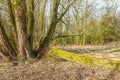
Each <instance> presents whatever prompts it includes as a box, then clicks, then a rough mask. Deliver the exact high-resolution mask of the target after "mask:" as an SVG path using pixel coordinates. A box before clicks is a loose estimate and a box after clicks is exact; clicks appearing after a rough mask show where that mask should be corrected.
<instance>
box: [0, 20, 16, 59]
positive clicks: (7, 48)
mask: <svg viewBox="0 0 120 80" xmlns="http://www.w3.org/2000/svg"><path fill="white" fill-rule="evenodd" d="M0 54H1V55H2V56H3V58H4V59H6V60H8V61H12V60H16V59H17V53H16V52H15V50H14V49H13V47H12V46H11V44H10V43H9V40H8V36H7V35H6V33H5V31H4V28H3V26H2V24H1V21H0Z"/></svg>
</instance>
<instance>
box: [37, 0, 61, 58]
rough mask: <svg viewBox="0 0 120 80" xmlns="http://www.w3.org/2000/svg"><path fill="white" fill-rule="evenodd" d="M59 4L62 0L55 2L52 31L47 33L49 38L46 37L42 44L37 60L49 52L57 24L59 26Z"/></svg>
mask: <svg viewBox="0 0 120 80" xmlns="http://www.w3.org/2000/svg"><path fill="white" fill-rule="evenodd" d="M59 2H60V0H54V3H53V14H52V21H51V24H50V29H49V31H48V33H47V36H45V37H44V38H43V40H42V41H41V42H40V45H39V49H38V50H37V53H38V56H37V58H39V57H40V56H41V55H42V54H44V53H46V52H47V51H48V50H49V45H50V42H51V40H52V37H53V34H54V32H55V28H56V24H57V23H56V21H57V11H58V6H59Z"/></svg>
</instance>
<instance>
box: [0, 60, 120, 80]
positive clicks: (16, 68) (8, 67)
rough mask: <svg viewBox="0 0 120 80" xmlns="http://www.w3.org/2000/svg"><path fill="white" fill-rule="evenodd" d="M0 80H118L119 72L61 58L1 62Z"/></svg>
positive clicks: (119, 79) (119, 78) (119, 77)
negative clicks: (24, 61)
mask: <svg viewBox="0 0 120 80" xmlns="http://www.w3.org/2000/svg"><path fill="white" fill-rule="evenodd" d="M0 80H120V73H119V72H115V71H111V70H109V69H103V68H95V67H87V66H84V65H80V64H78V63H74V62H70V61H66V60H63V59H55V58H54V59H53V58H51V59H48V60H45V59H42V60H40V61H36V62H34V61H31V62H30V63H29V64H28V63H27V64H23V63H19V64H18V63H17V62H14V63H9V64H7V63H1V64H0Z"/></svg>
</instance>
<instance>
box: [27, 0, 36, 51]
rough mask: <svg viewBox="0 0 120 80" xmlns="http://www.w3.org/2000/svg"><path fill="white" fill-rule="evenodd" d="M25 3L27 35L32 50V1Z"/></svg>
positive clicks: (28, 0)
mask: <svg viewBox="0 0 120 80" xmlns="http://www.w3.org/2000/svg"><path fill="white" fill-rule="evenodd" d="M26 1H27V34H28V40H29V43H30V47H31V49H33V31H34V0H26Z"/></svg>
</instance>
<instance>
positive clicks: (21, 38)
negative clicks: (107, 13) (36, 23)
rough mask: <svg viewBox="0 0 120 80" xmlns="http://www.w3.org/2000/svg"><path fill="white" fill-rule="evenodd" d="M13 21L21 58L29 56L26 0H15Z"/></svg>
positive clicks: (24, 58)
mask: <svg viewBox="0 0 120 80" xmlns="http://www.w3.org/2000/svg"><path fill="white" fill-rule="evenodd" d="M14 4H15V5H16V6H15V7H14V10H15V21H16V26H17V34H18V43H19V44H18V45H19V53H20V56H21V59H22V60H26V59H29V58H30V57H31V52H32V50H31V47H30V43H29V40H28V35H27V30H26V11H27V10H26V0H15V2H14Z"/></svg>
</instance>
